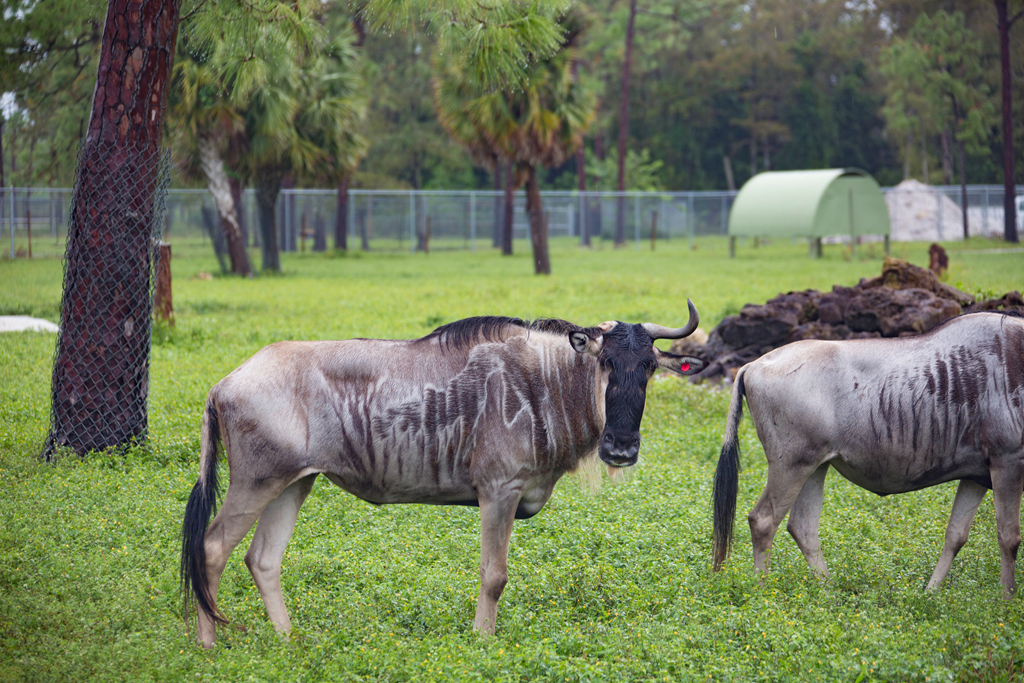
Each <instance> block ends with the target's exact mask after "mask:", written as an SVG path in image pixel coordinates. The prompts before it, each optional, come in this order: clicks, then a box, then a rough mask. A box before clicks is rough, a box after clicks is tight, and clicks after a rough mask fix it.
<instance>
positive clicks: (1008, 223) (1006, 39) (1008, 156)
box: [995, 0, 1021, 242]
mask: <svg viewBox="0 0 1024 683" xmlns="http://www.w3.org/2000/svg"><path fill="white" fill-rule="evenodd" d="M995 3H996V14H997V15H998V19H999V60H1000V72H1001V74H1002V82H1003V239H1005V240H1006V241H1007V242H1018V241H1020V235H1018V234H1017V215H1016V204H1015V202H1014V194H1015V193H1016V174H1015V173H1014V163H1015V161H1016V160H1015V159H1014V157H1013V79H1012V76H1011V74H1010V24H1011V23H1012V22H1013V21H1016V20H1017V19H1019V18H1020V16H1021V15H1020V14H1018V15H1017V16H1015V17H1014V18H1013V19H1012V20H1011V19H1010V18H1009V16H1008V15H1007V9H1006V0H995ZM1018 47H1019V45H1018Z"/></svg>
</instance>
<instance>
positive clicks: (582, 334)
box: [569, 299, 706, 467]
mask: <svg viewBox="0 0 1024 683" xmlns="http://www.w3.org/2000/svg"><path fill="white" fill-rule="evenodd" d="M686 303H687V305H688V306H689V309H690V319H689V321H688V322H687V323H686V326H685V327H680V328H677V329H672V328H668V327H662V326H661V325H655V324H654V323H644V324H642V325H633V324H630V323H622V322H614V321H613V322H606V323H602V324H600V325H598V326H597V327H596V328H591V329H590V330H583V331H574V332H570V333H569V343H570V344H572V347H573V348H574V349H575V350H576V351H577V352H578V353H588V354H590V355H592V356H595V357H596V358H597V360H598V363H599V364H600V367H601V372H604V373H607V378H608V385H607V386H608V388H607V389H606V390H605V395H604V406H605V426H604V431H603V432H602V433H601V440H600V443H599V445H598V455H600V456H601V460H603V461H604V462H606V463H608V464H609V465H612V466H614V467H628V466H630V465H632V464H634V463H636V461H637V458H638V457H639V453H640V420H641V419H642V418H643V416H644V402H645V401H646V398H647V382H648V380H650V379H651V376H652V375H653V374H654V372H655V370H657V369H658V368H663V369H665V370H669V371H671V372H674V373H676V374H678V375H693V374H696V373H698V372H700V371H701V370H703V369H704V366H705V365H706V363H705V362H704V361H702V360H701V359H700V358H695V357H693V356H679V355H676V354H674V353H666V352H664V351H661V350H659V349H657V348H656V347H655V346H654V340H655V339H681V338H682V337H685V336H687V335H689V334H691V333H692V332H693V331H694V330H695V329H697V324H698V322H699V320H700V319H699V317H698V316H697V308H696V307H695V306H694V305H693V302H692V301H690V300H689V299H687V300H686Z"/></svg>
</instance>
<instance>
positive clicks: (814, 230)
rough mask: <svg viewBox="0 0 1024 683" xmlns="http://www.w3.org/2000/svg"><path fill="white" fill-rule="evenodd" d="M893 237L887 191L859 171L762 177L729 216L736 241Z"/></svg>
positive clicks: (738, 199) (752, 182)
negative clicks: (753, 239)
mask: <svg viewBox="0 0 1024 683" xmlns="http://www.w3.org/2000/svg"><path fill="white" fill-rule="evenodd" d="M888 234H889V210H888V208H887V207H886V204H885V197H884V196H883V195H882V190H881V188H880V187H879V186H878V183H877V182H875V179H874V178H872V177H871V176H870V175H868V174H867V173H866V172H864V171H861V170H860V169H856V168H830V169H825V170H820V171H765V172H763V173H758V174H757V175H755V176H754V177H753V178H751V179H750V180H748V181H747V182H746V183H745V184H744V185H743V187H742V188H741V189H740V192H739V194H738V195H737V196H736V200H735V202H733V205H732V210H731V211H730V212H729V235H730V236H732V237H810V238H816V237H829V236H832V235H888Z"/></svg>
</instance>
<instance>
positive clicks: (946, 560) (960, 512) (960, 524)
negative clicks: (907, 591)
mask: <svg viewBox="0 0 1024 683" xmlns="http://www.w3.org/2000/svg"><path fill="white" fill-rule="evenodd" d="M986 493H988V489H986V488H985V487H984V486H982V485H981V484H976V483H974V482H973V481H970V480H969V479H961V480H960V485H959V486H957V488H956V497H955V498H953V510H952V512H950V513H949V524H948V525H947V526H946V542H945V544H944V545H943V546H942V555H940V556H939V562H938V564H936V565H935V571H934V572H932V578H931V580H929V581H928V586H927V588H926V590H932V589H933V588H938V587H939V586H940V585H941V584H942V582H943V581H945V580H946V576H947V575H948V574H949V568H950V567H951V566H952V565H953V558H955V557H956V554H957V553H958V552H960V549H961V548H963V547H964V544H965V543H967V536H968V534H970V532H971V523H972V522H973V521H974V513H976V512H977V511H978V506H979V505H981V500H982V499H983V498H984V497H985V494H986Z"/></svg>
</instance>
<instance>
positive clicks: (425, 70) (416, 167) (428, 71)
mask: <svg viewBox="0 0 1024 683" xmlns="http://www.w3.org/2000/svg"><path fill="white" fill-rule="evenodd" d="M998 4H999V3H997V2H993V1H992V0H962V1H958V2H955V3H954V2H952V1H950V0H945V1H942V0H878V1H876V2H852V3H851V2H846V1H845V0H794V1H792V2H790V1H784V0H756V1H754V2H740V1H738V0H635V1H634V0H591V1H590V2H587V3H580V4H578V5H577V6H576V7H577V9H576V10H575V11H579V12H582V13H584V14H585V15H586V18H587V21H586V23H587V28H586V30H585V31H584V32H583V33H582V34H581V35H580V37H579V39H578V45H577V46H576V48H575V50H576V53H577V55H576V58H575V59H576V65H575V66H574V69H575V70H576V76H575V77H576V78H577V79H578V81H579V82H580V83H581V84H582V86H583V87H585V88H587V89H589V90H590V91H591V92H593V93H595V94H596V97H597V102H598V105H597V113H596V119H595V121H594V123H593V124H592V125H591V126H590V128H589V131H588V132H587V135H586V138H585V143H584V148H585V152H584V158H585V160H586V162H585V164H582V163H581V162H580V160H578V159H577V158H576V157H575V156H574V157H572V158H567V159H565V160H564V161H563V163H561V164H560V165H558V166H556V167H554V168H551V169H547V170H545V171H544V172H543V173H541V174H540V179H539V182H540V185H541V186H542V187H551V188H563V189H570V188H575V187H579V186H580V178H579V174H578V171H577V169H578V167H579V166H581V165H585V167H586V172H585V173H586V178H585V179H584V184H585V185H586V186H587V187H589V188H591V189H595V188H600V189H616V187H617V175H618V170H617V167H618V157H619V153H618V150H619V143H620V141H622V142H624V143H625V144H624V146H623V147H624V149H625V150H626V156H625V158H624V159H623V162H624V163H623V166H624V171H625V176H626V177H625V184H626V186H627V187H630V188H639V187H641V186H643V187H645V188H647V189H651V188H655V187H659V188H664V189H676V190H680V189H726V188H728V187H738V186H740V185H742V183H743V182H744V181H745V180H746V179H747V178H749V177H750V176H751V175H752V174H753V173H756V172H757V171H759V170H765V169H788V168H822V167H833V166H857V167H860V168H863V169H865V170H867V171H869V172H870V173H872V174H874V175H875V177H876V178H877V179H878V180H879V181H880V182H881V183H883V184H893V183H897V182H899V181H900V180H902V179H903V178H905V177H916V178H918V179H921V180H927V181H928V182H931V183H950V184H955V183H958V182H960V180H961V175H962V176H963V178H965V179H966V181H967V182H971V183H999V182H1001V181H1002V169H1003V153H1002V140H1003V134H1002V129H1001V119H1000V112H1001V110H1002V104H1001V99H1000V98H1001V92H1002V87H1001V82H1000V60H999V34H998V19H997V5H998ZM378 5H379V6H380V7H390V5H388V4H387V3H384V2H378ZM105 6H106V3H105V2H102V1H101V2H96V1H95V0H86V1H84V2H74V3H72V2H65V1H64V0H54V2H48V3H38V4H37V5H36V6H35V8H34V9H33V10H32V11H31V12H28V13H24V14H22V15H19V16H18V17H17V20H15V21H7V22H5V23H4V27H3V29H2V32H0V40H2V42H3V44H4V47H5V48H6V49H5V51H4V53H3V60H4V61H3V62H0V76H2V78H3V82H4V84H5V87H4V90H5V91H6V92H7V93H8V94H7V95H5V97H4V101H5V103H6V105H5V108H4V113H5V116H6V118H7V120H5V121H4V125H3V139H2V142H3V151H4V153H3V158H4V160H5V164H4V167H5V169H4V172H5V175H6V178H7V180H8V181H13V182H14V183H16V184H18V185H22V186H24V185H30V184H34V185H51V184H52V185H65V186H67V185H70V183H71V181H72V176H73V171H74V161H75V155H76V150H77V148H78V140H79V139H80V137H81V131H82V130H83V128H84V126H85V124H86V122H87V120H88V111H89V103H90V96H91V94H92V89H93V83H94V78H95V68H96V63H95V59H96V56H97V54H98V51H99V28H100V27H101V25H102V20H103V12H104V10H105ZM1008 8H1009V16H1010V17H1011V18H1013V17H1015V16H1017V15H1018V13H1019V12H1020V11H1021V10H1022V9H1024V3H1022V2H1020V0H1011V1H1010V2H1009V3H1008ZM353 12H354V10H353V9H352V7H350V6H346V5H345V4H343V3H334V4H330V5H328V14H330V15H331V16H330V21H329V22H327V19H321V21H325V22H327V25H328V27H329V30H330V31H332V32H334V33H335V34H337V33H339V32H342V31H348V32H350V33H351V32H353V31H354V32H355V33H356V34H358V40H357V41H356V42H357V43H358V47H357V52H358V57H359V59H358V64H359V66H358V69H359V74H358V77H359V79H361V80H362V81H363V82H365V86H364V87H365V92H364V93H363V96H364V98H365V100H366V102H367V116H366V119H365V123H364V124H362V128H361V129H360V130H358V131H354V132H355V133H356V134H359V135H362V136H363V137H364V138H365V139H366V140H368V141H369V148H368V150H367V153H366V155H365V157H364V158H363V159H362V161H361V162H360V163H359V165H358V167H357V169H356V170H355V172H354V173H353V174H351V178H350V179H349V182H350V183H351V184H352V185H353V186H357V187H415V188H442V187H443V188H456V187H476V188H488V189H490V188H494V187H500V186H501V182H500V181H501V178H498V177H496V176H495V172H494V170H492V169H491V168H488V167H487V165H486V164H481V163H479V159H474V158H473V156H472V155H471V154H470V153H469V152H468V151H465V150H464V149H463V148H461V147H459V146H457V145H453V144H451V139H450V137H449V136H448V134H447V133H446V132H445V130H444V128H443V127H442V126H441V124H440V122H439V118H438V113H437V107H436V103H435V99H434V92H433V87H432V84H431V80H432V78H433V77H434V75H435V73H436V72H437V71H438V68H439V66H438V65H442V66H443V65H444V64H446V63H450V62H452V61H454V60H460V59H462V55H460V54H458V53H457V52H453V51H452V47H451V46H452V44H453V43H451V42H449V43H444V40H445V37H444V36H443V35H440V34H439V33H438V31H437V30H435V29H433V28H432V26H434V25H436V23H437V22H436V21H435V22H428V21H425V20H417V19H416V18H412V19H408V18H407V19H408V20H406V21H404V22H403V21H397V22H396V21H392V22H391V23H388V22H386V21H382V20H380V19H379V16H378V15H375V16H377V18H376V19H375V18H374V17H370V16H363V15H360V14H359V13H358V12H355V13H353ZM940 14H941V15H943V16H946V17H952V16H954V15H955V16H957V17H959V19H958V21H960V22H961V25H960V28H959V29H958V30H959V31H960V34H959V35H958V36H955V38H956V39H957V40H959V41H960V42H959V43H958V44H960V45H961V46H966V47H965V51H964V55H963V58H964V62H963V63H964V65H966V66H969V67H970V69H969V71H970V73H967V72H966V71H965V70H964V69H960V70H955V69H947V74H946V86H945V87H946V96H945V101H946V102H947V103H946V104H944V103H943V102H944V98H943V96H942V95H941V94H940V95H936V94H935V91H936V88H939V87H940V86H939V85H936V84H935V83H931V84H930V85H929V84H922V83H920V82H918V81H919V80H920V79H919V78H918V76H917V75H915V73H914V69H915V68H917V69H921V68H923V69H925V70H926V71H927V70H931V71H933V72H934V71H935V70H936V69H939V68H942V67H945V66H948V65H939V64H937V63H933V64H921V63H920V60H919V63H918V64H917V65H916V66H915V64H914V59H915V54H916V56H917V57H920V55H921V54H927V51H928V50H929V49H930V46H929V45H928V40H927V39H928V38H929V37H930V36H934V34H935V31H936V30H938V29H936V27H935V22H936V19H935V17H936V16H937V15H940ZM631 15H632V17H633V41H632V51H631V58H630V61H631V64H630V70H629V72H630V75H629V83H628V88H627V89H626V92H627V98H628V99H627V101H626V105H627V107H623V106H622V105H623V101H622V92H623V78H624V69H623V66H624V61H625V57H626V54H625V53H626V39H627V28H628V26H629V25H630V16H631ZM353 20H354V23H353ZM922 21H924V23H922ZM186 26H187V24H186ZM381 27H383V28H385V29H387V30H380V28H381ZM929 31H930V32H931V33H929ZM1022 32H1024V21H1019V22H1016V23H1014V24H1013V25H1012V26H1011V28H1010V40H1009V44H1010V45H1011V46H1014V47H1016V46H1019V45H1022V44H1024V40H1022V38H1021V36H1022ZM26 35H31V36H32V39H31V40H25V37H26ZM181 39H182V40H186V41H187V40H188V39H189V35H188V31H187V30H185V31H183V32H182V38H181ZM456 44H457V43H456ZM445 46H447V49H448V51H447V52H446V51H445V49H446V47H445ZM915 50H917V53H915V52H914V51H915ZM922 50H924V52H921V51H922ZM1011 56H1012V63H1011V65H1010V66H1011V69H1010V71H1011V78H1012V80H1013V83H1014V86H1015V87H1014V89H1013V103H1012V105H1013V109H1014V111H1016V112H1021V111H1024V48H1018V49H1016V50H1015V51H1013V52H1012V53H1011ZM935 58H936V52H932V53H931V59H932V60H933V61H935ZM481 63H483V64H485V63H486V61H484V62H480V63H474V66H476V67H480V64H481ZM480 68H482V67H480ZM482 77H486V78H488V79H490V80H488V83H489V84H490V87H494V84H496V83H497V84H499V85H500V83H501V82H502V81H501V80H500V79H501V74H485V75H484V76H482ZM915 79H917V80H915ZM965 83H966V85H968V86H969V87H970V90H971V92H970V93H969V96H968V97H967V100H966V101H965V104H964V105H963V106H962V111H954V109H955V108H956V107H954V106H953V105H952V104H950V103H949V101H950V93H951V92H952V91H951V90H950V89H951V88H953V89H955V88H960V89H961V90H962V89H963V87H964V86H965ZM928 89H931V92H930V94H929V93H926V92H925V90H928ZM961 95H963V92H961ZM915 98H916V99H915ZM929 99H930V101H928V100H929ZM960 99H963V98H962V97H961V98H960ZM959 101H960V100H957V102H958V104H957V106H961V105H960V104H959ZM15 103H16V106H12V104H15ZM922 107H923V109H922ZM625 111H628V117H629V118H628V120H627V121H626V124H627V125H626V126H623V125H622V123H623V120H622V113H623V112H625ZM958 121H960V122H963V123H958ZM623 130H625V131H626V137H625V139H624V140H622V131H623ZM1013 136H1014V143H1015V144H1014V147H1015V149H1016V150H1018V153H1017V154H1016V155H1015V157H1016V159H1015V160H1014V162H1015V168H1016V173H1017V178H1018V179H1019V178H1020V177H1021V174H1022V172H1024V155H1022V154H1020V153H1019V152H1020V150H1024V116H1020V115H1019V114H1018V116H1016V117H1015V118H1014V121H1013ZM961 146H963V150H960V147H961ZM499 173H500V170H499ZM314 175H315V174H313V175H311V174H305V175H303V174H296V177H295V178H294V179H293V182H296V183H299V184H307V185H321V186H333V185H335V184H336V181H335V180H331V179H330V178H327V177H314ZM197 180H198V176H196V175H195V174H193V175H192V176H191V177H190V176H189V175H188V174H187V173H182V174H178V175H177V176H176V182H178V183H182V184H190V183H195V182H197ZM496 180H497V181H499V182H498V184H497V185H496V184H495V181H496ZM286 182H287V181H286Z"/></svg>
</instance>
